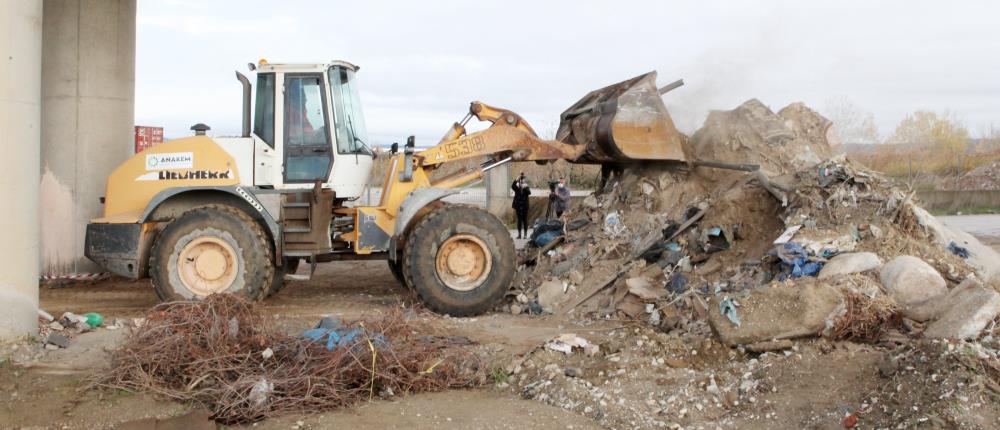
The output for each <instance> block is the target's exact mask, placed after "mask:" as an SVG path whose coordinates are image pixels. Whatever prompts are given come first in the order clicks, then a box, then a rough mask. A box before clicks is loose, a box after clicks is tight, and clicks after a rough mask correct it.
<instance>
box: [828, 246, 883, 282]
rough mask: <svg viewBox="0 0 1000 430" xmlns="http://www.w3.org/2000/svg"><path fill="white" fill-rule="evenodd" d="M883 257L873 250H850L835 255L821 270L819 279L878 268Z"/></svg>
mask: <svg viewBox="0 0 1000 430" xmlns="http://www.w3.org/2000/svg"><path fill="white" fill-rule="evenodd" d="M881 265H882V259H881V258H878V255H875V254H874V253H871V252H850V253H846V254H840V255H838V256H836V257H833V258H831V259H830V261H828V262H827V263H826V265H824V266H823V270H820V271H819V279H827V278H833V277H836V276H842V275H849V274H851V273H860V272H867V271H869V270H875V269H878V268H879V266H881Z"/></svg>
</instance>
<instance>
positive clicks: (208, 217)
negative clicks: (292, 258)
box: [149, 205, 275, 301]
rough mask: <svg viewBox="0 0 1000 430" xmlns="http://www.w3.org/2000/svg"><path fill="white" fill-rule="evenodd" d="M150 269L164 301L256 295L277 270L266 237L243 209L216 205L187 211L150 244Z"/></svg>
mask: <svg viewBox="0 0 1000 430" xmlns="http://www.w3.org/2000/svg"><path fill="white" fill-rule="evenodd" d="M150 254H151V255H150V259H149V274H150V277H151V278H153V286H154V287H155V288H156V294H157V295H158V296H159V297H160V300H163V301H175V300H198V299H202V298H204V297H207V296H208V295H210V294H214V293H231V294H238V295H241V296H243V297H245V298H247V299H250V300H259V299H261V298H263V297H264V295H265V294H266V293H267V291H268V290H269V287H270V286H271V284H272V282H273V280H274V276H275V271H274V264H273V259H272V251H271V244H270V240H269V239H268V236H267V234H266V233H264V230H263V229H262V228H261V227H260V225H259V224H258V223H257V222H256V221H254V220H253V218H250V216H249V215H247V214H246V213H245V212H243V211H241V210H239V209H236V208H233V207H229V206H220V205H211V206H203V207H199V208H195V209H192V210H190V211H188V212H185V213H184V214H183V215H181V216H180V217H179V218H178V219H176V220H174V221H173V222H171V223H170V224H169V225H167V227H166V228H165V229H163V232H162V233H161V234H160V236H159V237H158V238H157V239H156V242H154V243H153V248H152V250H151V253H150Z"/></svg>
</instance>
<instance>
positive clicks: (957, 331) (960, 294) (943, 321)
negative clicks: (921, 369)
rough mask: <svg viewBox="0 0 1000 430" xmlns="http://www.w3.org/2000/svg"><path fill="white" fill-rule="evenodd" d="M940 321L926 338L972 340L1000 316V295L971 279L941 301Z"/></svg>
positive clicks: (937, 310)
mask: <svg viewBox="0 0 1000 430" xmlns="http://www.w3.org/2000/svg"><path fill="white" fill-rule="evenodd" d="M935 313H937V314H938V317H937V320H935V321H934V322H932V323H930V325H928V326H927V330H924V336H925V337H929V338H941V339H972V338H975V337H976V336H978V335H979V333H980V332H981V331H983V329H984V328H986V325H987V324H989V323H990V321H993V319H994V318H996V316H997V314H1000V293H997V291H996V290H994V289H992V288H989V287H984V286H983V285H982V284H980V283H979V282H978V281H976V280H974V279H967V280H965V281H964V282H962V283H961V284H960V285H959V286H957V287H955V289H953V290H951V291H950V292H948V295H947V296H945V297H944V298H943V299H942V300H940V301H938V306H937V309H936V312H935Z"/></svg>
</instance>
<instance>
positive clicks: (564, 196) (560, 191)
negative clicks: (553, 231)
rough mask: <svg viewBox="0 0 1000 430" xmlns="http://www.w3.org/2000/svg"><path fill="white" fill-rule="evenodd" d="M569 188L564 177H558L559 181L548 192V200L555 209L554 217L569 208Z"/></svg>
mask: <svg viewBox="0 0 1000 430" xmlns="http://www.w3.org/2000/svg"><path fill="white" fill-rule="evenodd" d="M569 197H570V192H569V188H567V187H566V178H559V183H558V184H557V185H556V188H555V190H553V191H552V193H551V194H549V200H551V201H552V206H553V207H552V209H554V210H555V211H556V218H560V217H562V214H563V212H566V211H567V210H569Z"/></svg>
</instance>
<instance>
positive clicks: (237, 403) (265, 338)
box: [93, 295, 486, 424]
mask: <svg viewBox="0 0 1000 430" xmlns="http://www.w3.org/2000/svg"><path fill="white" fill-rule="evenodd" d="M347 327H349V328H352V329H353V328H360V331H357V332H359V333H360V335H358V336H356V337H355V338H354V339H353V340H351V341H350V342H346V343H341V344H340V345H339V346H338V347H336V348H333V349H327V348H326V347H325V345H324V344H323V343H322V342H313V341H311V340H309V339H306V338H302V337H293V336H289V335H286V334H283V333H280V332H278V331H276V330H275V329H274V328H273V327H272V326H270V324H269V323H268V319H267V318H265V317H264V315H263V314H262V313H261V312H260V311H259V310H258V309H257V308H256V307H255V305H254V304H252V303H249V302H247V301H245V300H243V299H241V298H238V297H235V296H232V295H212V296H210V297H208V298H207V299H205V300H203V301H198V302H175V303H165V304H162V305H159V306H157V307H156V308H154V309H153V310H152V312H151V313H150V314H149V316H148V317H147V320H146V323H145V324H144V325H143V326H141V327H140V328H138V329H136V330H135V331H133V332H132V333H131V334H130V335H129V337H128V338H127V339H126V340H125V342H124V343H123V344H122V345H121V346H120V347H119V348H118V349H117V350H115V351H113V352H112V363H111V367H110V368H109V369H107V370H106V371H105V372H104V373H103V374H101V375H98V376H97V377H96V378H95V380H94V381H93V386H94V387H101V388H111V389H125V390H129V391H136V392H138V391H145V392H151V393H156V394H160V395H164V396H167V397H171V398H174V399H177V400H181V401H191V402H195V403H199V404H202V405H204V406H205V407H207V408H208V409H209V410H211V411H212V412H213V418H214V419H215V420H216V421H219V422H221V423H227V424H229V423H241V422H252V421H257V420H261V419H264V418H267V417H272V416H277V415H280V414H286V413H295V412H316V411H320V410H330V409H335V408H340V407H344V406H349V405H351V404H354V403H356V402H358V401H361V400H365V399H371V398H372V397H374V396H383V397H388V396H393V395H395V394H403V393H412V392H423V391H437V390H444V389H448V388H462V387H473V386H478V385H481V384H483V383H484V382H485V374H486V373H485V369H484V365H483V363H482V362H481V361H480V359H479V357H478V356H476V355H475V354H474V353H473V352H472V351H471V350H470V349H469V348H467V347H465V346H463V345H467V344H468V342H465V343H463V342H456V341H455V338H449V337H437V336H434V335H433V334H434V330H433V328H432V327H430V326H429V325H428V324H425V323H419V322H412V321H407V320H406V318H405V315H404V313H403V311H401V310H394V311H391V312H389V313H386V314H379V315H377V316H373V317H370V318H366V319H363V320H362V321H358V322H355V323H353V324H349V325H347Z"/></svg>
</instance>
